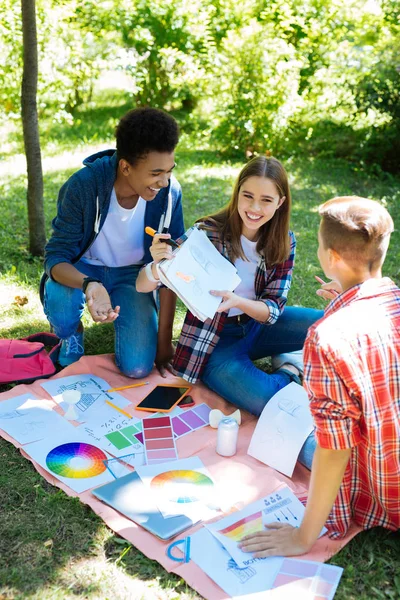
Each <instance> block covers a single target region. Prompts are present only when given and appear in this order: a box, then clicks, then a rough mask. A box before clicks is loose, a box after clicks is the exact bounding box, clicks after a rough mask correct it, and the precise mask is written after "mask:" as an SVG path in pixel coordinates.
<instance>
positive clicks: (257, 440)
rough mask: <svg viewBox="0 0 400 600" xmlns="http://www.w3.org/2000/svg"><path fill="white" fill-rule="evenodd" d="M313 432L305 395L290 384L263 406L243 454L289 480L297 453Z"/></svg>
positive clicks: (303, 391)
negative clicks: (271, 468) (278, 472)
mask: <svg viewBox="0 0 400 600" xmlns="http://www.w3.org/2000/svg"><path fill="white" fill-rule="evenodd" d="M313 429H314V423H313V419H312V416H311V412H310V407H309V403H308V396H307V393H306V391H305V390H304V388H302V387H301V386H300V385H298V384H297V383H294V382H292V383H290V384H289V385H287V386H286V387H284V388H283V389H281V390H279V392H277V393H276V394H275V395H274V396H273V397H272V398H271V399H270V400H269V402H268V404H267V405H266V406H265V408H264V410H263V412H262V413H261V416H260V418H259V419H258V422H257V425H256V428H255V430H254V433H253V436H252V438H251V441H250V445H249V449H248V451H247V453H248V454H249V455H250V456H253V457H254V458H256V459H257V460H260V461H261V462H263V463H265V464H267V465H269V466H270V467H273V468H274V469H276V470H277V471H280V472H281V473H284V475H287V476H288V477H291V476H292V473H293V470H294V467H295V465H296V461H297V457H298V455H299V453H300V450H301V448H302V446H303V444H304V442H305V441H306V439H307V437H308V436H309V435H310V433H311V432H312V431H313ZM283 450H284V451H283Z"/></svg>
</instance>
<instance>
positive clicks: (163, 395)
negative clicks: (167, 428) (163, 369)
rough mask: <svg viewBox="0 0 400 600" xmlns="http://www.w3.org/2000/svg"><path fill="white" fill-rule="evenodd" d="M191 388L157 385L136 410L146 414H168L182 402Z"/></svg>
mask: <svg viewBox="0 0 400 600" xmlns="http://www.w3.org/2000/svg"><path fill="white" fill-rule="evenodd" d="M191 389H192V387H191V386H190V385H188V386H184V385H183V386H182V385H180V386H177V385H157V386H156V387H155V388H154V390H152V391H151V392H150V393H149V394H148V395H147V396H146V397H145V398H143V400H142V401H141V402H139V404H138V405H137V406H136V410H146V411H148V412H169V411H170V410H172V409H173V408H174V406H176V405H177V404H178V403H180V402H181V401H182V400H184V398H185V396H186V395H187V394H188V393H189V392H190V390H191Z"/></svg>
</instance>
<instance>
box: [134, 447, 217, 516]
mask: <svg viewBox="0 0 400 600" xmlns="http://www.w3.org/2000/svg"><path fill="white" fill-rule="evenodd" d="M136 472H137V474H138V475H139V477H140V478H141V480H142V481H143V483H144V484H145V485H146V487H148V488H149V489H150V490H151V491H152V493H153V495H154V501H155V503H156V504H157V506H158V508H159V510H160V512H161V513H162V515H163V516H164V517H171V516H174V515H186V516H187V517H189V519H191V520H192V521H193V522H197V521H200V520H205V519H210V518H212V517H214V516H215V515H216V490H215V485H214V481H213V479H212V478H211V475H210V473H209V472H208V470H207V469H206V467H205V466H204V465H203V463H202V462H201V460H200V458H198V457H197V456H192V457H191V458H184V459H180V460H177V461H174V462H173V463H164V464H163V465H161V464H160V465H148V466H146V467H138V468H137V469H136Z"/></svg>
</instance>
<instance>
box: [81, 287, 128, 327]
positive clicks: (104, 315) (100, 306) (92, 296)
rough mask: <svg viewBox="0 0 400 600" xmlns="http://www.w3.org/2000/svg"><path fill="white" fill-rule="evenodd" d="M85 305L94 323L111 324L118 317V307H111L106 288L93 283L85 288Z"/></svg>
mask: <svg viewBox="0 0 400 600" xmlns="http://www.w3.org/2000/svg"><path fill="white" fill-rule="evenodd" d="M85 296H86V304H87V307H88V309H89V312H90V314H91V316H92V319H93V321H94V322H95V323H112V322H113V321H115V319H116V318H117V317H118V315H119V311H120V307H119V306H116V307H115V308H113V307H112V305H111V300H110V296H109V295H108V292H107V290H106V288H105V287H104V286H103V285H102V284H101V283H97V282H95V281H92V282H90V283H89V285H88V286H87V288H86V294H85Z"/></svg>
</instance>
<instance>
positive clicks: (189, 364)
mask: <svg viewBox="0 0 400 600" xmlns="http://www.w3.org/2000/svg"><path fill="white" fill-rule="evenodd" d="M205 231H206V234H207V236H208V237H209V239H210V240H211V242H212V243H213V244H214V246H215V247H216V248H217V250H218V251H219V252H220V253H221V254H222V255H223V256H224V257H225V258H227V259H228V260H229V247H228V245H227V244H226V243H224V244H223V243H222V241H221V239H220V236H219V234H218V233H217V232H216V231H209V230H205ZM289 236H290V255H289V257H288V259H287V260H286V261H285V262H284V263H281V264H279V265H276V266H274V267H273V268H272V269H268V268H267V265H266V264H265V261H264V258H263V257H262V256H260V261H259V263H258V265H257V270H256V276H255V281H254V289H255V295H256V299H257V300H262V301H263V302H264V303H265V304H266V305H267V306H268V308H269V311H270V314H269V317H268V319H267V321H265V325H273V324H274V323H275V322H276V321H277V319H278V317H279V316H280V314H281V313H282V311H283V308H284V306H285V303H286V299H287V294H288V292H289V288H290V284H291V281H292V271H293V265H294V256H295V249H296V239H295V237H294V233H292V232H291V231H290V232H289ZM227 316H228V312H223V313H216V314H215V316H214V318H213V319H206V321H204V323H203V321H200V320H199V319H197V318H196V317H195V316H194V315H193V314H192V313H191V312H190V311H187V313H186V317H185V321H184V324H183V327H182V332H181V336H180V338H179V342H178V346H177V349H176V352H175V358H174V362H173V367H174V369H175V370H176V371H177V373H178V374H179V375H180V376H181V377H183V378H184V379H186V380H187V381H190V382H191V383H196V381H197V380H198V379H199V378H200V377H201V375H202V373H203V370H204V367H205V366H206V364H207V361H208V359H209V357H210V355H211V353H212V351H213V350H214V348H215V346H216V345H217V343H218V341H219V338H220V336H221V332H222V329H223V327H224V324H225V320H226V318H227Z"/></svg>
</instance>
